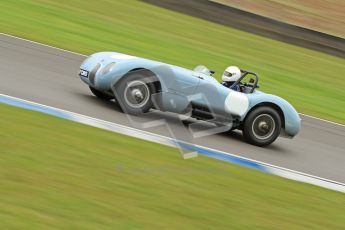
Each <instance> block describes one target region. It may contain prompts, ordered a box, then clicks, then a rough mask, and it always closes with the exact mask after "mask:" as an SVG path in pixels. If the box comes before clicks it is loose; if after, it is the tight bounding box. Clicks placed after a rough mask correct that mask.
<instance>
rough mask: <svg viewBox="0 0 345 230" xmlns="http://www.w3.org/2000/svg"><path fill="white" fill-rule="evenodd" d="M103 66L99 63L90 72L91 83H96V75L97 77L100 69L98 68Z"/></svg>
mask: <svg viewBox="0 0 345 230" xmlns="http://www.w3.org/2000/svg"><path fill="white" fill-rule="evenodd" d="M100 67H101V64H99V63H98V64H97V65H96V66H95V67H94V68H93V69H92V70H91V72H90V74H89V81H90V82H91V84H95V77H96V73H97V71H98V69H99V68H100Z"/></svg>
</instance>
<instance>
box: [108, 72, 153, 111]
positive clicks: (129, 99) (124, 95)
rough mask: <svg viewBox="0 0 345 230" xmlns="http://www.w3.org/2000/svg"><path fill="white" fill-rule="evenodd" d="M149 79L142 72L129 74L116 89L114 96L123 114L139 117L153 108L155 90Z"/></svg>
mask: <svg viewBox="0 0 345 230" xmlns="http://www.w3.org/2000/svg"><path fill="white" fill-rule="evenodd" d="M149 79H150V78H149V77H148V76H146V75H144V74H142V72H141V71H137V72H133V73H129V74H128V75H127V76H124V78H123V79H122V80H121V81H120V82H119V83H118V84H117V85H116V86H115V87H114V88H115V89H114V94H115V95H116V100H117V101H118V103H119V105H120V107H121V108H122V110H123V112H125V113H128V114H132V115H139V114H141V113H146V112H147V111H149V109H150V108H152V107H153V103H152V100H151V95H152V94H153V93H154V91H155V89H154V86H153V84H152V83H151V82H150V81H149Z"/></svg>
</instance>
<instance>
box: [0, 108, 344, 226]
mask: <svg viewBox="0 0 345 230" xmlns="http://www.w3.org/2000/svg"><path fill="white" fill-rule="evenodd" d="M0 127H1V132H0V149H1V151H0V152H1V155H0V229H27V230H30V229H47V230H49V229H73V230H75V229H83V230H85V229H92V230H94V229H111V230H113V229H334V230H335V229H344V227H345V219H344V213H345V194H342V193H338V192H334V191H331V190H327V189H323V188H319V187H316V186H312V185H308V184H303V183H298V182H295V181H290V180H286V179H283V178H279V177H275V176H272V175H268V174H264V173H261V172H258V171H255V170H250V169H246V168H242V167H239V166H235V165H231V164H228V163H225V162H222V161H218V160H214V159H210V158H207V157H203V156H199V157H197V158H194V159H190V160H183V159H182V158H181V156H180V154H179V152H178V151H177V150H176V149H173V148H169V147H165V146H162V145H158V144H153V143H149V142H145V141H140V140H137V139H134V138H130V137H127V136H123V135H119V134H114V133H110V132H107V131H104V130H101V129H96V128H93V127H89V126H84V125H81V124H77V123H73V122H70V121H65V120H62V119H60V118H55V117H52V116H49V115H45V114H41V113H38V112H33V111H27V110H23V109H19V108H14V107H10V106H7V105H4V104H0Z"/></svg>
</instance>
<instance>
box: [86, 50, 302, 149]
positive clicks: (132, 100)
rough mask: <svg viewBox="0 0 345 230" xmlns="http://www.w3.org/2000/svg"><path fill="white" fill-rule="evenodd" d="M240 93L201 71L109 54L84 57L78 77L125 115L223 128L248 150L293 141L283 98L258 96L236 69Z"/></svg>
mask: <svg viewBox="0 0 345 230" xmlns="http://www.w3.org/2000/svg"><path fill="white" fill-rule="evenodd" d="M241 72H242V75H241V77H240V78H239V79H238V80H237V82H236V84H237V85H240V89H241V90H240V92H237V91H235V90H232V89H231V88H227V87H224V86H223V85H222V84H220V83H219V82H218V81H217V80H216V79H215V78H214V77H213V76H212V74H213V73H214V72H213V71H210V70H209V69H207V68H206V67H204V66H198V67H197V68H196V69H194V70H188V69H185V68H181V67H178V66H174V65H169V64H165V63H162V62H157V61H152V60H148V59H145V58H139V57H135V56H130V55H126V54H121V53H115V52H100V53H95V54H93V55H91V56H89V57H88V58H87V59H86V60H85V61H84V62H83V63H82V64H81V66H80V72H79V76H80V78H81V79H82V80H83V81H84V82H85V83H86V84H88V85H89V87H90V89H91V91H92V93H93V94H94V95H96V96H97V97H99V98H102V99H106V100H111V99H115V100H116V101H117V103H118V104H119V105H120V107H121V109H122V110H123V111H124V112H125V113H128V114H132V115H139V114H141V113H145V112H147V111H149V110H150V109H152V108H153V109H158V110H161V111H169V112H174V113H178V114H189V115H190V116H191V117H194V118H197V119H202V120H207V121H210V122H213V123H215V124H217V125H226V126H227V127H229V129H240V130H242V131H243V135H244V137H245V139H246V140H247V141H248V142H249V143H251V144H254V145H257V146H265V145H268V144H271V143H272V142H273V141H275V140H276V138H277V137H278V136H279V135H281V136H284V137H293V136H295V135H296V134H297V133H298V132H299V131H300V127H301V119H300V117H299V115H298V113H297V112H296V110H295V109H294V108H293V107H292V106H291V105H290V104H289V103H288V102H287V101H286V100H284V99H282V98H280V97H278V96H274V95H271V94H266V93H263V92H261V91H259V90H258V89H257V88H258V81H259V78H258V76H257V74H255V73H253V72H250V71H245V70H242V71H241Z"/></svg>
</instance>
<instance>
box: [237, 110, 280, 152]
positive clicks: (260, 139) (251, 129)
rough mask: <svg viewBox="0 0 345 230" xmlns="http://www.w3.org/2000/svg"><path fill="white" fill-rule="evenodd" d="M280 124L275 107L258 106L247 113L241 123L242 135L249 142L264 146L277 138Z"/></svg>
mask: <svg viewBox="0 0 345 230" xmlns="http://www.w3.org/2000/svg"><path fill="white" fill-rule="evenodd" d="M281 124H282V121H281V118H280V116H279V113H278V112H277V111H276V110H275V109H273V108H271V107H267V106H262V107H258V108H256V109H254V110H253V111H251V112H250V114H248V115H247V117H246V119H245V121H244V124H243V136H244V138H245V139H246V141H247V142H249V143H250V144H253V145H256V146H266V145H269V144H271V143H272V142H273V141H275V140H276V139H277V137H278V136H279V134H280V131H281Z"/></svg>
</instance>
